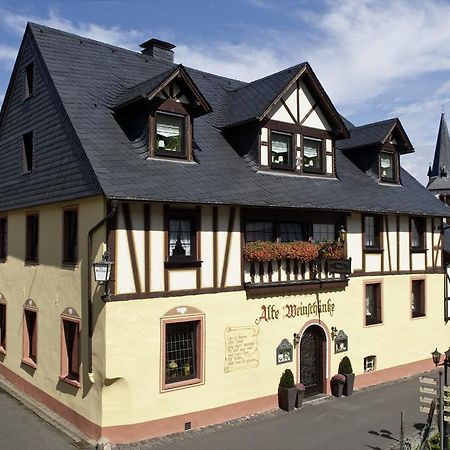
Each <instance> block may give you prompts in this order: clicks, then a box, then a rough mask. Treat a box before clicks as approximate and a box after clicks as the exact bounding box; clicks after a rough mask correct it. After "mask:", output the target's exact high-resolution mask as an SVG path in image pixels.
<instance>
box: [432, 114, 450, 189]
mask: <svg viewBox="0 0 450 450" xmlns="http://www.w3.org/2000/svg"><path fill="white" fill-rule="evenodd" d="M449 167H450V137H449V134H448V127H447V122H446V121H445V113H444V112H443V113H442V114H441V122H440V124H439V131H438V137H437V141H436V149H435V151H434V159H433V165H432V167H431V168H430V169H428V178H430V181H431V178H433V177H439V178H447V169H448V168H449Z"/></svg>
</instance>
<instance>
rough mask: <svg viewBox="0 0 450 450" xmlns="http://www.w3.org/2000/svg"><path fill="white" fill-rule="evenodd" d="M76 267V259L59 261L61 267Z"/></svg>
mask: <svg viewBox="0 0 450 450" xmlns="http://www.w3.org/2000/svg"><path fill="white" fill-rule="evenodd" d="M77 267H78V261H76V262H68V261H63V262H62V263H61V268H62V269H76V268H77Z"/></svg>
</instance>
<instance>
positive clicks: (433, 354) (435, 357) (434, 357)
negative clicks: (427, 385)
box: [431, 348, 442, 366]
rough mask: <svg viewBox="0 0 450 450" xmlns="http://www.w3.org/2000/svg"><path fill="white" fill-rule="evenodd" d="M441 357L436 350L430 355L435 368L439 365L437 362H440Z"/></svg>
mask: <svg viewBox="0 0 450 450" xmlns="http://www.w3.org/2000/svg"><path fill="white" fill-rule="evenodd" d="M441 355H442V354H441V352H439V351H438V349H437V348H436V350H435V351H434V352H432V353H431V356H432V357H433V362H434V364H435V365H436V366H437V365H438V364H439V361H440V360H441Z"/></svg>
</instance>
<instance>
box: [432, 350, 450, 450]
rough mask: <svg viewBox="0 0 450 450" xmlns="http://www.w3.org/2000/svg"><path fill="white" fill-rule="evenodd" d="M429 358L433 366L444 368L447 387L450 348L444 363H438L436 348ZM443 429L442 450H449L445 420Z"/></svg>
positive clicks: (440, 354) (439, 354)
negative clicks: (431, 359)
mask: <svg viewBox="0 0 450 450" xmlns="http://www.w3.org/2000/svg"><path fill="white" fill-rule="evenodd" d="M431 356H432V358H433V362H434V365H435V366H436V367H438V366H444V368H445V371H444V386H447V382H448V375H447V372H448V368H449V367H450V347H449V349H448V350H447V351H446V352H445V353H444V361H442V362H440V361H441V356H442V353H441V352H439V351H438V349H437V348H436V350H435V351H434V352H432V353H431ZM444 395H445V392H443V393H442V398H441V399H440V400H439V401H441V402H443V401H444ZM443 427H444V430H443V432H444V450H449V449H448V424H447V422H446V421H445V420H444V424H443Z"/></svg>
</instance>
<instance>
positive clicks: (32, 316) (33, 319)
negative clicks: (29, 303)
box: [22, 309, 37, 367]
mask: <svg viewBox="0 0 450 450" xmlns="http://www.w3.org/2000/svg"><path fill="white" fill-rule="evenodd" d="M22 362H24V363H25V364H27V365H29V366H31V367H36V364H37V311H36V310H34V309H25V311H24V323H23V359H22Z"/></svg>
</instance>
